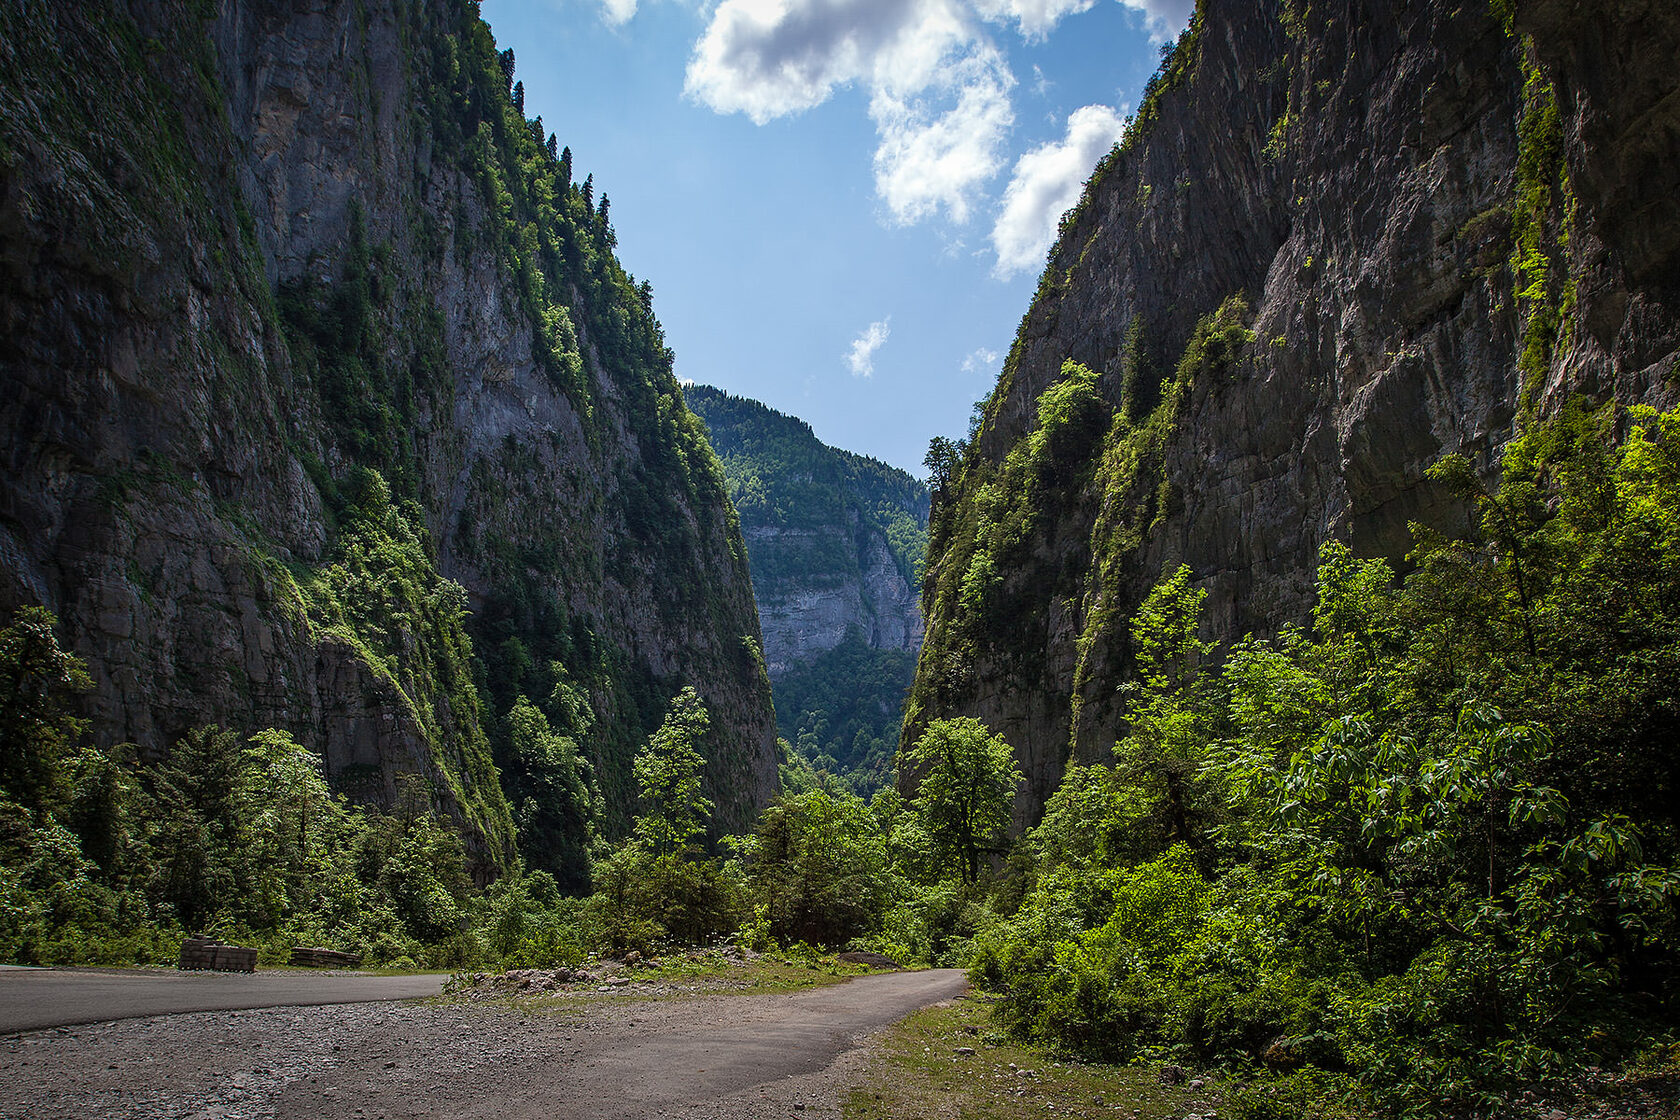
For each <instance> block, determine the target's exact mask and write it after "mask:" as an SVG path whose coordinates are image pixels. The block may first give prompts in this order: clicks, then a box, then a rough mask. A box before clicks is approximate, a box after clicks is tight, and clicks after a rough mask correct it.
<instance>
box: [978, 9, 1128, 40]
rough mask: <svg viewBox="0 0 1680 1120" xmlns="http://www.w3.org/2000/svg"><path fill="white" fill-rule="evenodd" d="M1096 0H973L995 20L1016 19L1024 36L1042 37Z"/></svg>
mask: <svg viewBox="0 0 1680 1120" xmlns="http://www.w3.org/2000/svg"><path fill="white" fill-rule="evenodd" d="M1096 2H1097V0H974V7H975V10H976V11H978V12H979V13H980V15H981V16H982V17H984V18H985V19H988V20H990V21H991V22H993V23H1005V22H1009V21H1013V22H1014V23H1015V25H1016V26H1017V27H1019V28H1020V29H1021V37H1022V38H1024V39H1026V40H1028V41H1029V42H1031V41H1033V40H1038V39H1043V38H1044V37H1045V36H1046V35H1048V34H1050V32H1051V31H1052V30H1053V29H1054V28H1055V26H1056V25H1057V24H1058V23H1060V22H1062V20H1063V19H1064V18H1065V17H1067V16H1071V15H1077V14H1078V13H1080V12H1088V11H1090V10H1091V9H1092V8H1093V7H1095V6H1096ZM1126 2H1127V3H1130V2H1131V0H1126Z"/></svg>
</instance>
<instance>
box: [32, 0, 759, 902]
mask: <svg viewBox="0 0 1680 1120" xmlns="http://www.w3.org/2000/svg"><path fill="white" fill-rule="evenodd" d="M0 64H3V65H0V277H3V281H0V387H3V391H4V393H5V395H6V397H7V400H8V402H9V403H8V407H7V409H6V410H5V412H4V416H3V418H0V445H3V446H4V447H5V448H6V459H5V463H4V469H3V470H0V608H4V609H5V610H6V611H7V612H8V613H9V611H10V609H11V608H14V607H16V606H19V605H24V604H40V605H45V606H47V607H50V608H51V609H52V610H53V611H54V612H55V613H56V614H57V615H58V617H59V618H60V619H61V620H62V627H63V632H64V636H65V639H66V641H67V643H68V644H69V645H70V646H71V647H72V648H73V649H74V650H75V651H76V652H77V653H78V654H79V655H81V656H82V657H83V658H85V659H86V661H87V663H88V666H89V672H90V674H91V676H92V679H93V682H94V689H93V691H92V693H91V695H90V697H89V698H88V714H89V716H90V717H91V719H92V731H93V734H94V736H95V737H96V738H97V739H99V740H101V741H103V742H116V741H120V740H132V741H134V742H136V743H138V744H139V745H140V746H141V748H142V749H143V751H145V752H147V753H149V754H151V755H154V756H155V755H157V754H160V753H163V752H165V751H166V750H167V748H168V746H169V745H170V744H171V743H173V742H174V741H175V740H176V739H177V738H178V737H179V736H180V735H181V734H182V733H183V732H184V731H186V730H187V729H188V728H191V727H193V726H197V725H202V724H206V723H221V724H224V725H228V726H232V727H234V728H237V729H256V728H259V727H265V726H274V727H280V728H284V729H287V730H289V731H290V732H292V733H293V734H294V735H295V736H296V737H297V738H298V740H299V741H300V742H302V743H304V744H306V745H307V746H310V747H312V748H313V749H314V750H316V751H318V752H319V753H320V754H321V755H322V756H323V757H324V758H325V760H326V763H327V766H328V769H329V772H330V773H331V775H332V776H333V778H334V780H335V782H336V783H338V784H339V785H340V786H341V787H343V788H348V789H352V790H354V791H356V792H358V793H359V794H361V795H363V796H365V797H368V798H370V799H372V800H373V801H375V802H381V803H386V804H389V803H392V802H393V801H394V799H395V797H396V794H397V786H398V781H399V779H400V778H402V776H403V775H405V774H410V773H413V774H419V775H422V776H423V777H424V778H425V779H426V781H427V782H428V783H429V786H430V790H431V794H432V796H433V798H434V800H435V802H436V803H437V804H438V805H439V806H440V807H442V808H444V809H446V810H447V811H448V812H450V813H451V814H453V815H454V816H455V817H456V818H457V819H459V820H461V821H463V822H464V823H465V824H466V825H467V826H468V837H469V843H470V845H471V847H472V848H473V850H474V851H475V852H476V853H477V858H478V859H479V861H480V863H481V864H482V865H483V866H485V867H492V866H496V865H503V864H505V863H507V861H509V860H511V859H512V857H513V854H514V848H515V838H516V835H517V837H518V838H519V840H520V841H521V842H522V843H523V844H524V846H525V854H526V855H527V856H528V857H529V858H530V859H531V860H532V861H533V862H534V863H536V864H538V865H542V866H549V867H552V868H554V869H555V870H556V871H558V872H560V873H561V874H562V875H563V876H565V877H572V878H575V877H576V875H577V874H578V872H579V868H580V866H582V864H581V855H582V853H581V847H580V845H581V844H582V843H583V837H584V833H585V831H586V830H584V828H583V823H582V822H583V820H584V819H585V818H587V817H589V816H590V815H591V813H592V812H593V806H592V805H591V804H589V802H592V801H593V800H594V796H593V795H592V794H591V793H590V792H589V787H590V786H591V785H593V786H594V787H595V788H597V789H598V791H599V796H600V798H601V799H602V802H603V805H602V808H603V811H604V819H603V820H602V821H601V822H599V823H600V824H601V825H602V826H603V827H604V828H605V829H606V830H607V831H609V832H622V831H623V830H624V829H625V828H626V827H627V826H628V821H629V815H630V811H631V809H632V808H633V799H634V796H635V793H634V784H633V778H632V774H631V757H632V755H633V753H634V751H635V749H636V746H637V745H638V744H639V743H640V742H641V741H642V740H643V739H644V738H645V737H646V735H647V733H648V732H649V731H651V730H652V729H653V728H654V727H657V726H658V724H659V722H660V719H661V718H662V716H663V714H664V710H665V707H666V705H667V703H668V702H669V700H670V698H671V696H673V695H674V694H675V693H676V692H677V691H678V689H679V688H680V687H681V686H682V685H684V684H692V685H694V686H695V687H696V688H697V689H698V691H699V693H700V694H701V696H702V697H703V698H704V701H705V703H706V704H707V706H708V708H709V710H710V713H711V718H712V721H713V722H712V726H713V729H714V734H713V736H712V737H711V739H710V743H711V752H712V755H711V759H710V765H709V766H708V768H707V772H706V776H707V781H708V792H709V794H710V795H711V796H712V797H713V798H714V799H715V800H716V802H717V804H718V807H719V824H720V826H721V827H724V828H739V827H741V826H743V825H744V824H745V823H746V822H747V821H749V820H750V819H751V818H752V816H753V814H754V813H755V812H756V810H757V808H758V807H759V806H760V805H761V804H763V803H764V802H765V801H766V800H767V799H768V797H769V796H770V793H771V792H772V789H773V786H774V783H775V756H774V744H773V739H774V732H773V727H772V723H771V707H770V697H769V685H768V682H767V681H766V680H765V679H764V676H763V672H762V668H761V666H760V664H759V661H758V658H757V657H756V654H755V651H756V649H757V645H758V626H757V619H756V614H755V612H754V609H753V603H752V600H751V596H750V587H749V584H748V577H747V563H746V554H745V551H744V548H743V546H742V542H741V538H740V534H739V531H738V528H737V525H736V521H735V518H734V514H733V512H732V510H731V508H730V505H729V502H728V498H727V495H726V492H725V489H724V483H723V478H722V475H721V473H720V471H719V469H718V466H717V462H716V459H715V457H714V456H713V454H712V452H711V450H710V448H709V447H708V446H707V444H706V440H705V436H704V433H703V431H702V429H701V427H700V425H699V424H698V423H697V422H696V421H695V420H694V418H693V417H692V416H691V414H690V413H689V412H688V410H687V409H686V408H685V406H684V404H683V400H682V396H681V392H680V390H679V389H678V387H677V384H676V381H675V379H674V377H673V375H672V354H671V352H670V350H669V349H668V348H667V347H666V345H665V340H664V337H663V334H662V332H661V330H660V327H659V324H658V322H657V320H656V319H655V318H654V317H653V313H652V308H651V302H650V299H651V295H650V290H649V288H648V286H647V285H646V284H645V283H644V284H638V283H637V282H636V280H635V279H634V278H632V277H630V276H629V275H628V274H626V273H625V272H624V270H623V269H622V268H621V267H620V266H619V264H618V262H617V260H616V259H615V257H614V255H613V246H614V241H615V238H614V233H613V227H612V223H611V220H610V216H609V213H610V212H609V204H608V202H607V199H606V197H605V195H604V193H600V192H598V191H597V190H596V188H595V185H594V183H593V181H592V179H590V178H588V177H584V181H583V182H582V184H581V185H580V184H579V183H577V182H575V181H574V180H575V179H576V178H578V177H579V176H578V175H575V174H574V172H573V169H572V167H571V161H570V153H569V152H566V151H562V150H561V146H560V144H559V142H558V138H556V137H554V136H552V135H551V134H549V133H548V132H547V130H546V129H544V128H543V126H542V123H541V120H540V118H537V119H527V118H526V116H525V112H524V108H525V107H524V106H523V105H522V104H518V103H517V102H522V101H523V97H522V92H523V91H522V90H519V89H516V88H515V86H514V82H515V66H514V60H513V58H512V56H511V54H509V53H499V52H498V51H497V50H496V47H495V43H494V41H493V39H492V37H491V35H490V32H489V29H488V28H487V27H486V26H485V25H484V23H483V22H482V21H481V20H480V19H479V17H478V10H477V6H476V4H473V3H471V2H468V0H421V2H417V3H403V2H397V0H389V2H387V0H372V2H361V0H358V2H354V3H352V2H348V0H346V2H344V3H328V4H326V5H321V6H315V7H313V8H310V9H308V10H303V9H295V8H293V7H292V6H290V5H285V4H277V3H268V2H265V0H253V2H235V3H229V4H223V5H215V6H206V5H202V4H196V3H186V2H180V3H175V2H170V0H155V2H142V0H135V2H133V3H123V2H121V0H109V2H96V3H91V4H82V5H56V4H24V5H8V6H7V7H6V8H5V9H4V11H3V13H0ZM563 108H565V107H564V106H555V107H554V109H556V110H558V109H563ZM522 698H523V701H528V703H527V702H522ZM533 713H535V715H533ZM575 756H581V757H582V758H583V759H586V760H587V761H588V763H589V764H590V765H589V767H587V768H586V769H585V771H583V772H579V771H578V769H577V767H576V766H575V765H572V766H571V768H570V770H567V767H568V764H567V762H566V760H567V759H569V758H573V757H575ZM557 767H558V770H557V769H556V768H557ZM498 768H499V769H500V774H499V775H498ZM560 771H567V773H561V772H560ZM589 771H592V773H590V772H589ZM568 775H569V776H568ZM568 791H569V792H568Z"/></svg>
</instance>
